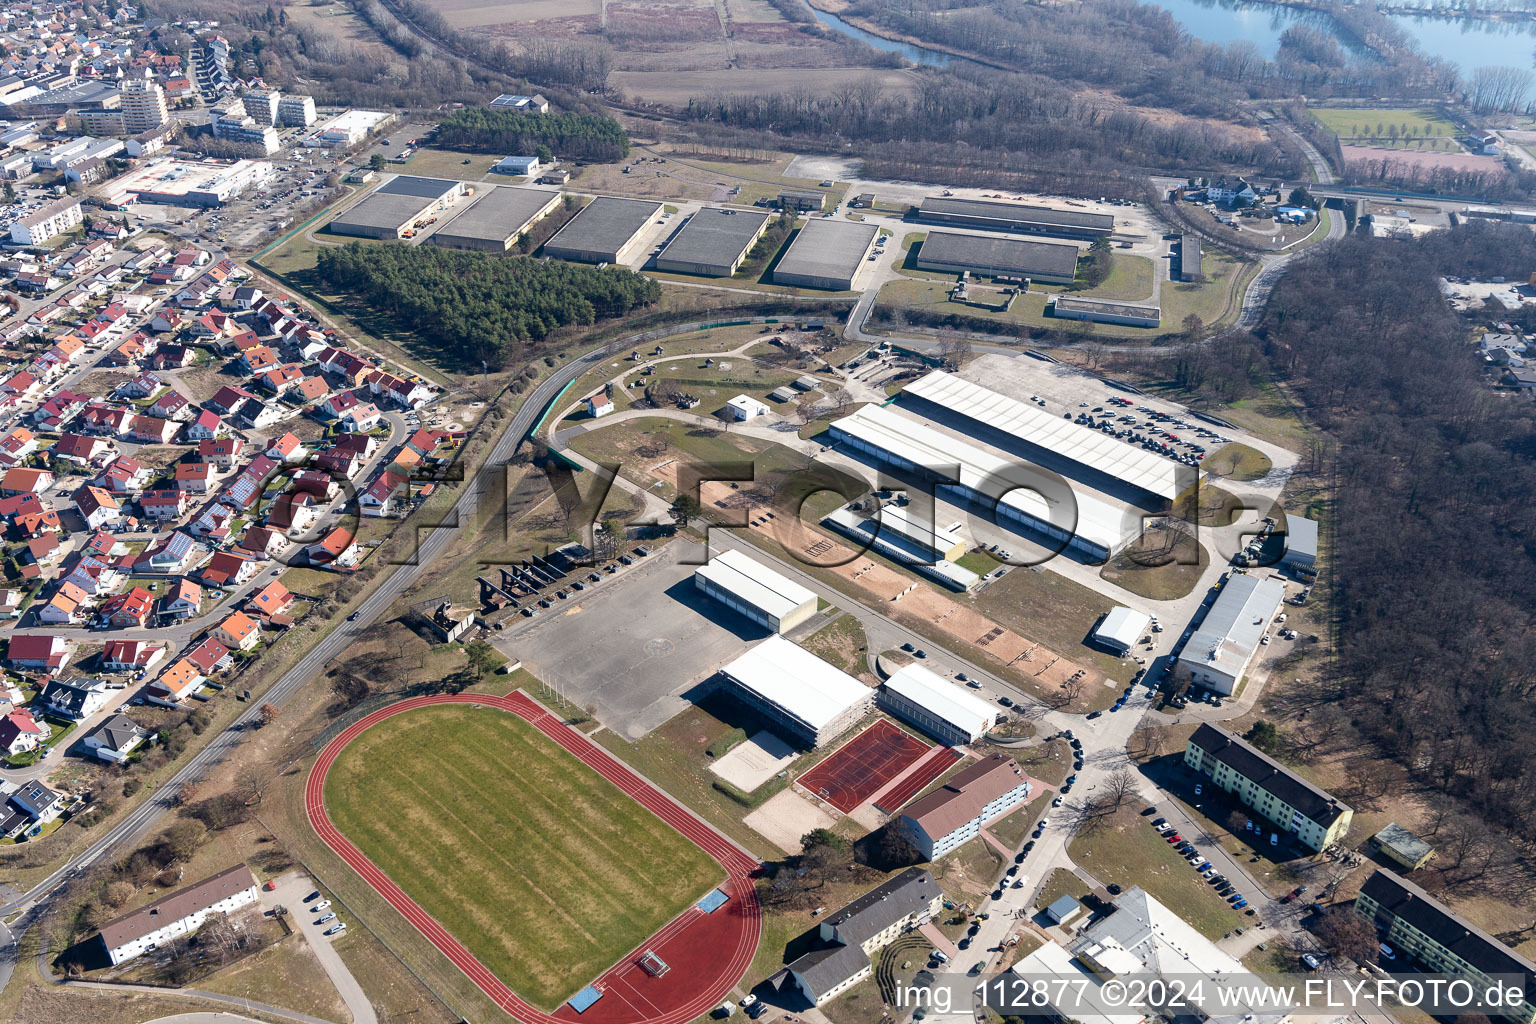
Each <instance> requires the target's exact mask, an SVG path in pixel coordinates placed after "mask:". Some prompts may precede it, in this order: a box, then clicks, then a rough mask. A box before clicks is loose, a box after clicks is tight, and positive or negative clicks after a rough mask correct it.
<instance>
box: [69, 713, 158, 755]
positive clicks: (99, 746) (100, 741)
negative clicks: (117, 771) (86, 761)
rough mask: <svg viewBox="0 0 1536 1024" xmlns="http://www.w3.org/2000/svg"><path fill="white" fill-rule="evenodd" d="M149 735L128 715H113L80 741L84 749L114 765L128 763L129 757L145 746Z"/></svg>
mask: <svg viewBox="0 0 1536 1024" xmlns="http://www.w3.org/2000/svg"><path fill="white" fill-rule="evenodd" d="M147 739H149V733H147V732H145V731H144V730H143V729H141V728H139V726H138V725H137V723H135V722H134V721H133V719H131V718H129V717H128V716H127V715H113V716H112V717H111V718H108V719H107V720H106V721H105V722H102V723H101V724H100V725H98V726H97V727H96V728H95V729H92V730H91V731H90V733H89V734H87V736H86V737H85V739H83V740H81V741H80V746H81V748H82V749H84V750H86V751H89V752H90V753H91V754H93V755H95V756H96V757H97V758H99V759H100V760H103V761H107V762H110V763H113V764H117V763H120V762H122V761H126V760H127V759H128V755H129V754H131V753H133V752H134V751H135V750H137V749H138V748H139V747H141V746H143V745H144V741H145V740H147Z"/></svg>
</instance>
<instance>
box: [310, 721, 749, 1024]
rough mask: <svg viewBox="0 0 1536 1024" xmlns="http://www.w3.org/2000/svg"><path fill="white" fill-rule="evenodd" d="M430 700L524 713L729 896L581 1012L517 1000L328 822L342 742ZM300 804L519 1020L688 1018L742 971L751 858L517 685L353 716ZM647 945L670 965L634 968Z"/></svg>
mask: <svg viewBox="0 0 1536 1024" xmlns="http://www.w3.org/2000/svg"><path fill="white" fill-rule="evenodd" d="M434 704H481V705H486V706H489V707H496V708H500V709H502V710H503V711H509V712H511V713H512V714H515V715H518V716H519V717H521V718H523V719H525V720H527V721H528V722H529V723H531V724H532V725H533V726H534V727H535V728H536V729H538V730H539V731H540V732H542V733H543V734H544V735H546V736H548V737H549V738H550V739H552V740H554V741H555V742H556V743H558V744H560V746H562V747H564V748H565V749H566V750H567V751H568V752H569V753H571V754H572V755H573V756H575V757H576V759H577V760H579V761H581V762H582V763H583V764H586V765H587V766H589V767H590V768H592V769H593V770H594V771H596V772H597V773H598V774H599V775H601V776H602V777H603V778H605V779H607V780H608V781H609V782H611V783H613V784H614V785H616V786H618V787H619V788H620V789H621V790H623V791H624V792H625V793H627V794H629V795H630V796H631V797H632V798H634V800H635V801H637V802H638V803H639V804H640V805H641V806H643V807H645V808H646V809H648V810H650V811H651V812H652V813H654V814H655V815H656V816H657V817H659V818H661V820H662V821H665V822H666V823H667V824H668V825H671V826H672V827H673V828H675V829H677V831H678V832H680V833H682V835H683V836H684V837H685V838H687V839H688V840H690V841H691V842H693V843H694V845H696V846H698V847H699V848H700V849H701V850H703V851H704V852H705V853H707V854H709V855H710V856H711V857H713V858H714V859H715V861H716V862H718V863H719V864H720V866H721V867H722V868H724V869H725V872H726V874H727V876H728V877H727V879H726V881H725V882H724V883H723V884H722V885H721V886H720V888H721V889H722V890H723V891H724V892H725V893H726V894H727V895H728V896H729V897H730V899H729V900H728V901H727V902H726V903H725V905H724V906H722V907H720V908H719V909H718V910H716V911H715V912H714V913H712V914H705V913H704V912H702V911H700V910H699V909H698V908H697V907H690V908H689V909H688V910H686V911H684V912H683V913H682V914H681V915H680V916H678V917H677V918H675V919H674V920H673V921H671V922H670V923H668V924H667V925H665V926H664V927H663V928H662V929H661V931H659V932H657V933H656V934H655V935H653V936H651V938H650V939H648V940H647V941H646V942H645V943H643V944H642V945H640V946H638V947H636V948H635V949H634V950H632V951H631V952H630V953H628V954H627V955H626V956H625V957H624V959H622V960H621V961H619V963H618V964H616V965H615V966H614V967H612V968H610V969H609V970H608V971H607V972H606V973H605V974H603V975H602V977H600V978H598V979H597V981H595V982H594V983H593V984H594V985H595V986H596V987H597V988H598V989H600V990H601V991H602V992H603V997H602V998H601V999H599V1000H598V1001H597V1002H596V1003H594V1004H593V1005H592V1006H591V1007H589V1008H588V1009H587V1011H586V1012H585V1013H583V1014H577V1013H576V1012H575V1011H574V1010H573V1009H571V1007H570V1004H568V1003H562V1004H561V1005H560V1008H559V1009H558V1010H556V1011H555V1013H554V1014H548V1013H545V1012H544V1011H543V1010H540V1009H538V1008H537V1007H535V1006H532V1005H530V1004H528V1003H526V1002H524V1001H523V1000H522V999H521V998H519V997H518V995H517V994H516V993H515V992H513V991H512V990H511V989H509V988H508V987H507V986H506V985H505V984H503V983H502V981H501V980H500V979H499V978H497V977H496V976H495V975H494V974H492V973H491V972H490V970H489V969H487V968H486V966H485V965H484V964H482V963H481V962H480V961H479V960H477V959H475V957H474V956H473V954H471V953H470V952H469V950H467V949H466V948H464V946H463V945H462V944H461V943H460V942H459V941H458V940H457V939H455V938H454V937H453V936H452V935H450V934H449V933H448V931H447V929H445V928H443V926H442V925H440V924H438V923H437V921H436V920H435V919H434V918H433V917H432V915H430V914H428V913H427V912H426V911H425V910H423V909H421V907H420V906H418V905H417V904H416V902H415V901H414V900H412V899H411V898H410V897H409V896H407V895H406V894H405V892H404V891H403V890H402V889H401V888H400V887H399V886H398V885H396V884H395V883H394V882H392V881H391V880H390V878H389V876H388V875H386V874H385V873H384V872H383V871H380V870H379V869H378V868H377V867H375V866H374V864H373V862H372V861H370V860H369V859H368V858H367V857H366V856H364V855H363V853H362V851H361V850H359V849H358V848H357V847H356V846H354V845H352V843H351V841H350V840H348V839H347V837H346V836H344V835H342V834H341V832H340V831H339V830H338V829H337V828H336V826H335V825H334V824H332V823H331V818H330V815H329V814H328V813H327V812H326V809H325V776H326V774H327V773H328V772H329V771H330V768H331V765H332V764H334V763H335V761H336V758H337V756H338V755H339V754H340V753H341V751H342V750H343V749H344V748H345V747H346V745H347V744H348V743H350V742H352V740H354V739H356V738H357V737H358V735H360V734H361V733H363V732H364V731H365V730H367V729H368V728H370V727H372V726H374V725H377V724H378V723H379V722H382V721H384V720H385V719H386V718H391V717H393V716H395V715H398V714H401V713H402V712H406V711H414V710H416V709H418V708H424V707H429V706H431V705H434ZM304 806H305V811H306V813H307V814H308V816H309V823H310V825H311V826H312V827H313V828H314V830H315V832H316V834H318V835H319V836H320V838H321V840H323V841H324V842H325V844H326V845H327V846H329V847H330V848H331V849H332V850H333V851H334V852H335V853H336V855H337V856H339V857H341V859H342V860H344V861H346V862H347V864H348V865H349V866H350V867H351V868H352V869H353V870H354V871H356V872H357V873H358V874H359V875H361V876H362V877H363V880H364V881H365V882H367V883H368V884H369V885H371V886H372V887H373V888H374V890H375V891H377V892H378V894H379V895H380V896H383V897H384V899H385V900H387V901H388V902H389V905H390V906H392V907H394V908H395V909H396V910H398V911H399V912H400V913H401V915H403V916H404V917H405V919H406V920H407V921H409V922H410V923H411V925H412V926H413V927H414V928H415V929H416V930H417V931H419V932H421V934H422V935H423V936H424V937H425V938H426V939H427V941H428V942H431V943H432V945H434V946H436V947H437V948H438V950H439V951H441V952H442V954H443V955H444V956H446V957H447V958H448V959H449V960H450V961H452V962H453V965H454V966H455V967H457V968H458V969H459V970H461V971H463V972H464V974H465V975H466V976H468V978H469V979H470V980H471V981H472V982H474V983H475V985H476V986H477V987H478V988H479V989H480V991H482V992H484V993H485V994H486V995H487V996H489V997H490V998H491V1000H492V1001H493V1002H495V1003H496V1005H497V1006H500V1007H501V1008H502V1009H503V1010H505V1011H506V1012H507V1013H509V1014H511V1015H512V1016H513V1017H516V1018H517V1019H518V1020H520V1021H523V1022H524V1024H571V1022H572V1021H581V1022H583V1024H585V1022H588V1021H591V1022H594V1024H688V1022H689V1021H692V1020H694V1019H695V1018H698V1017H700V1016H703V1015H704V1014H705V1013H707V1012H708V1011H709V1010H711V1009H713V1008H714V1007H716V1006H718V1005H720V1003H721V1001H722V1000H723V999H724V998H725V996H726V994H727V993H728V992H729V991H730V990H731V988H732V987H733V986H735V984H736V983H737V982H738V981H740V980H741V977H742V975H743V974H745V973H746V970H747V967H748V966H749V965H750V964H751V962H752V957H753V954H755V953H756V951H757V942H758V936H759V933H760V931H761V926H762V908H761V907H760V906H759V905H758V902H757V889H756V887H755V886H754V885H753V884H752V878H751V874H752V872H753V871H754V870H756V869H757V867H758V862H757V861H756V860H755V859H754V858H752V857H751V856H749V855H747V854H746V853H743V852H742V851H741V850H740V849H739V848H737V847H736V846H734V845H733V844H731V843H730V842H729V841H728V840H727V839H725V837H723V836H722V835H720V833H718V832H716V831H715V830H714V828H712V827H711V826H709V825H707V824H705V823H704V822H703V821H701V820H700V819H699V818H698V817H696V816H695V815H694V814H693V813H692V812H691V811H688V810H686V809H685V808H683V807H682V805H680V804H678V803H677V802H676V801H675V800H673V799H672V798H671V797H668V796H667V795H666V794H664V793H662V792H661V791H660V790H658V789H656V787H654V786H652V785H651V784H650V783H648V782H646V781H645V780H644V779H642V778H640V777H639V776H638V775H636V774H635V773H634V772H633V771H631V770H630V769H629V768H628V767H627V766H625V765H624V764H622V763H621V762H619V761H618V760H616V759H615V758H614V757H612V756H611V755H610V754H609V753H608V752H607V751H606V750H604V749H603V748H601V747H599V746H597V745H596V744H594V743H593V742H592V741H591V740H589V739H587V738H586V737H585V736H583V735H581V734H580V733H578V732H576V731H575V730H573V729H570V728H568V727H567V726H566V725H565V724H564V723H563V722H561V721H560V720H559V719H557V718H555V717H554V716H553V715H551V714H550V713H549V712H548V711H546V710H545V709H544V708H543V707H542V706H541V705H539V704H538V703H537V702H536V701H534V700H533V699H532V698H530V697H528V696H527V695H525V694H523V693H521V692H515V693H510V694H508V695H507V696H505V697H491V696H487V695H485V694H464V693H460V694H446V695H441V696H435V697H415V698H412V699H410V700H403V701H400V702H399V703H398V704H391V705H390V706H388V707H386V708H380V709H379V710H378V711H375V712H373V713H372V714H370V715H368V716H367V717H365V718H362V719H359V720H358V721H357V722H354V723H353V724H352V725H351V726H349V727H348V728H347V729H345V730H344V731H343V732H341V733H340V734H338V735H337V736H336V738H335V739H333V740H332V741H331V742H330V743H328V744H326V746H325V749H324V750H322V751H321V752H320V756H319V758H318V759H317V760H316V761H315V765H314V768H313V769H312V770H311V771H310V775H309V779H308V780H307V782H306V783H305V787H304ZM647 949H655V950H656V951H657V952H658V953H659V954H660V955H661V957H662V959H664V960H666V961H667V963H668V964H669V965H670V966H671V967H672V968H673V969H672V970H671V971H669V972H667V974H665V975H663V976H662V977H660V978H653V977H651V976H650V975H649V974H646V973H645V972H643V971H642V970H640V968H639V967H638V966H637V965H636V963H635V961H636V959H637V958H638V957H639V956H640V954H641V953H643V952H645V950H647Z"/></svg>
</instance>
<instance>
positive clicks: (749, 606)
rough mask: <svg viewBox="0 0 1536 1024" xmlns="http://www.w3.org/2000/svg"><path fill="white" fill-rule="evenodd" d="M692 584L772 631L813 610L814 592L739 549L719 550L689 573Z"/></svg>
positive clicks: (790, 626) (784, 628) (794, 623)
mask: <svg viewBox="0 0 1536 1024" xmlns="http://www.w3.org/2000/svg"><path fill="white" fill-rule="evenodd" d="M693 585H694V587H695V588H696V589H698V590H701V591H703V592H704V593H706V594H708V595H709V596H710V597H712V598H714V599H715V600H716V601H719V602H721V603H722V604H725V605H728V606H729V607H730V608H731V609H732V610H734V611H737V612H739V613H741V614H742V615H745V616H746V617H747V618H749V619H751V620H752V621H753V622H755V623H757V624H758V625H760V626H765V627H767V628H768V629H770V630H772V631H773V632H775V633H784V632H787V631H789V630H791V629H794V628H795V627H796V626H798V625H800V623H802V622H804V621H805V620H806V619H809V618H810V617H811V616H812V615H815V614H816V595H815V594H814V593H813V592H811V591H810V590H807V589H806V588H805V587H802V586H801V585H800V584H798V583H796V582H795V581H794V580H792V579H790V578H789V577H788V576H785V575H784V574H783V573H781V572H778V571H777V570H775V569H770V568H768V566H766V565H764V564H763V563H761V562H759V561H757V560H756V559H755V558H748V557H747V556H746V555H744V554H742V553H741V552H740V551H734V550H732V551H722V552H721V553H720V554H718V555H716V556H715V557H714V558H711V559H710V560H709V562H708V563H707V564H705V565H702V566H700V567H699V568H698V569H697V570H696V571H695V572H694V574H693Z"/></svg>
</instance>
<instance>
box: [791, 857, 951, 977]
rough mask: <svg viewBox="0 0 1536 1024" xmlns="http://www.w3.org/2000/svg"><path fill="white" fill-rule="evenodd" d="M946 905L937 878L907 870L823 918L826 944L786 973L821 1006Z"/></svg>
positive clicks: (863, 973)
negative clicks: (874, 958) (875, 957)
mask: <svg viewBox="0 0 1536 1024" xmlns="http://www.w3.org/2000/svg"><path fill="white" fill-rule="evenodd" d="M943 905H944V893H943V891H942V890H940V889H939V886H938V883H937V882H935V881H934V880H933V876H932V875H930V874H928V872H926V871H924V870H923V869H921V868H908V869H907V870H905V871H903V872H902V873H901V874H899V875H897V876H896V877H895V878H892V879H891V880H890V881H888V882H884V883H882V884H881V885H878V886H876V887H875V888H873V889H871V890H870V891H869V892H867V893H865V894H864V895H863V896H860V897H859V898H858V899H856V900H854V901H853V902H852V903H850V904H848V905H847V906H846V907H844V908H843V909H842V910H839V911H837V912H835V913H833V914H829V915H828V916H827V917H825V918H823V919H822V922H821V931H820V937H821V940H822V941H823V942H825V943H827V945H826V946H824V947H823V948H821V949H815V950H812V951H811V952H809V953H807V954H805V955H804V956H802V957H800V958H799V959H797V960H796V961H795V962H794V963H792V964H790V965H789V966H788V967H786V968H785V969H784V970H785V971H786V972H787V973H788V975H789V979H790V980H791V981H793V983H794V984H795V986H796V987H797V988H799V989H800V991H801V992H803V993H804V994H805V997H806V998H807V999H809V1000H810V1001H811V1002H812V1003H815V1004H816V1005H817V1006H820V1005H822V1004H823V1003H825V1002H827V1000H829V999H832V998H834V997H836V996H837V995H838V994H840V993H842V992H846V991H847V990H848V989H850V988H852V987H853V986H854V985H857V984H858V983H859V982H860V981H863V980H864V979H865V978H867V977H869V975H870V973H871V971H872V970H873V964H872V961H871V958H872V956H873V955H874V954H875V953H876V952H878V951H879V950H880V949H881V948H883V947H885V946H887V945H889V944H890V943H891V942H892V941H893V940H894V939H896V938H898V937H899V936H901V935H903V934H905V933H906V932H909V931H911V930H912V929H914V928H918V927H920V926H922V925H923V924H924V923H925V922H926V921H928V920H929V919H930V918H932V917H933V915H934V914H937V913H938V912H939V908H940V907H942V906H943Z"/></svg>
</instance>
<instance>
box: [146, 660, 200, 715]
mask: <svg viewBox="0 0 1536 1024" xmlns="http://www.w3.org/2000/svg"><path fill="white" fill-rule="evenodd" d="M202 683H203V674H202V673H201V672H199V671H198V670H197V667H196V666H194V665H193V664H192V663H191V662H190V661H188V660H187V659H186V658H178V659H177V660H176V661H173V662H172V663H171V666H170V667H169V668H167V669H166V670H165V671H164V672H162V673H160V677H159V678H158V679H156V680H155V681H154V682H152V683H150V684H149V685H148V686H146V687H145V688H144V699H145V700H147V701H149V702H150V703H152V704H159V705H161V706H162V707H168V708H173V707H175V706H176V705H178V704H180V703H181V702H182V701H184V700H186V699H187V698H188V697H190V696H191V695H192V692H193V691H194V690H196V689H197V688H198V687H199V686H201V685H202Z"/></svg>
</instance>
